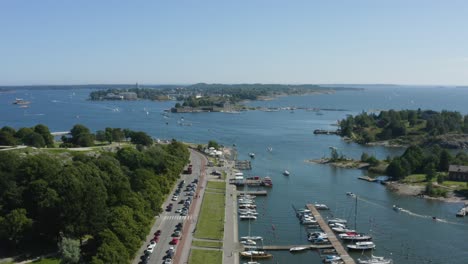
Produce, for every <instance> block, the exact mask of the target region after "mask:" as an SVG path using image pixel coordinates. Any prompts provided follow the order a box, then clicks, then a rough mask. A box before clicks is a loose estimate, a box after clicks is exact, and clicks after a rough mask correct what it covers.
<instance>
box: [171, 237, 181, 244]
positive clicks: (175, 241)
mask: <svg viewBox="0 0 468 264" xmlns="http://www.w3.org/2000/svg"><path fill="white" fill-rule="evenodd" d="M177 243H179V239H178V238H175V237H174V238H173V239H172V240H171V242H169V244H171V245H177Z"/></svg>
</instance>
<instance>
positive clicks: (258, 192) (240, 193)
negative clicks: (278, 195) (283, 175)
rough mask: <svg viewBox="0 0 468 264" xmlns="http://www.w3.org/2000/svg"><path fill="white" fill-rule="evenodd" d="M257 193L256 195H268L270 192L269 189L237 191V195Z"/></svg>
mask: <svg viewBox="0 0 468 264" xmlns="http://www.w3.org/2000/svg"><path fill="white" fill-rule="evenodd" d="M244 194H248V195H255V196H267V194H268V192H267V191H247V192H242V191H237V196H240V195H244Z"/></svg>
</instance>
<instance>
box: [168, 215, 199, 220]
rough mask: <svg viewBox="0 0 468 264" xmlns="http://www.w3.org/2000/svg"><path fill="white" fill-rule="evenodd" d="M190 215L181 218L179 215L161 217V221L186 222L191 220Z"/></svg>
mask: <svg viewBox="0 0 468 264" xmlns="http://www.w3.org/2000/svg"><path fill="white" fill-rule="evenodd" d="M191 218H192V216H191V215H186V216H181V215H164V216H163V217H161V220H163V221H164V220H186V219H191Z"/></svg>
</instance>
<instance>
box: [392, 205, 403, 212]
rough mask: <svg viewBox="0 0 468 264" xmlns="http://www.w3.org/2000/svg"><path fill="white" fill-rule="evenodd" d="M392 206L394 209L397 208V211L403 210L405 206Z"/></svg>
mask: <svg viewBox="0 0 468 264" xmlns="http://www.w3.org/2000/svg"><path fill="white" fill-rule="evenodd" d="M392 208H393V210H395V211H397V212H399V211H401V210H403V208H401V207H399V206H397V205H393V207H392Z"/></svg>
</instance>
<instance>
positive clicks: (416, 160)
mask: <svg viewBox="0 0 468 264" xmlns="http://www.w3.org/2000/svg"><path fill="white" fill-rule="evenodd" d="M450 164H457V165H468V154H466V153H465V152H462V151H460V152H458V153H457V154H456V155H452V154H451V153H450V152H449V151H448V150H446V149H442V148H440V147H439V146H437V145H435V146H431V147H428V148H421V147H419V146H415V145H413V146H410V147H409V148H407V149H406V151H405V152H404V153H403V154H402V155H401V156H399V157H395V158H393V159H391V161H390V164H389V165H388V167H387V171H386V172H387V175H388V176H391V177H393V178H394V179H396V180H400V179H403V178H405V177H406V176H408V175H410V174H426V175H429V178H432V177H435V176H436V173H437V172H447V171H448V167H449V165H450ZM442 180H443V179H442Z"/></svg>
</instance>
